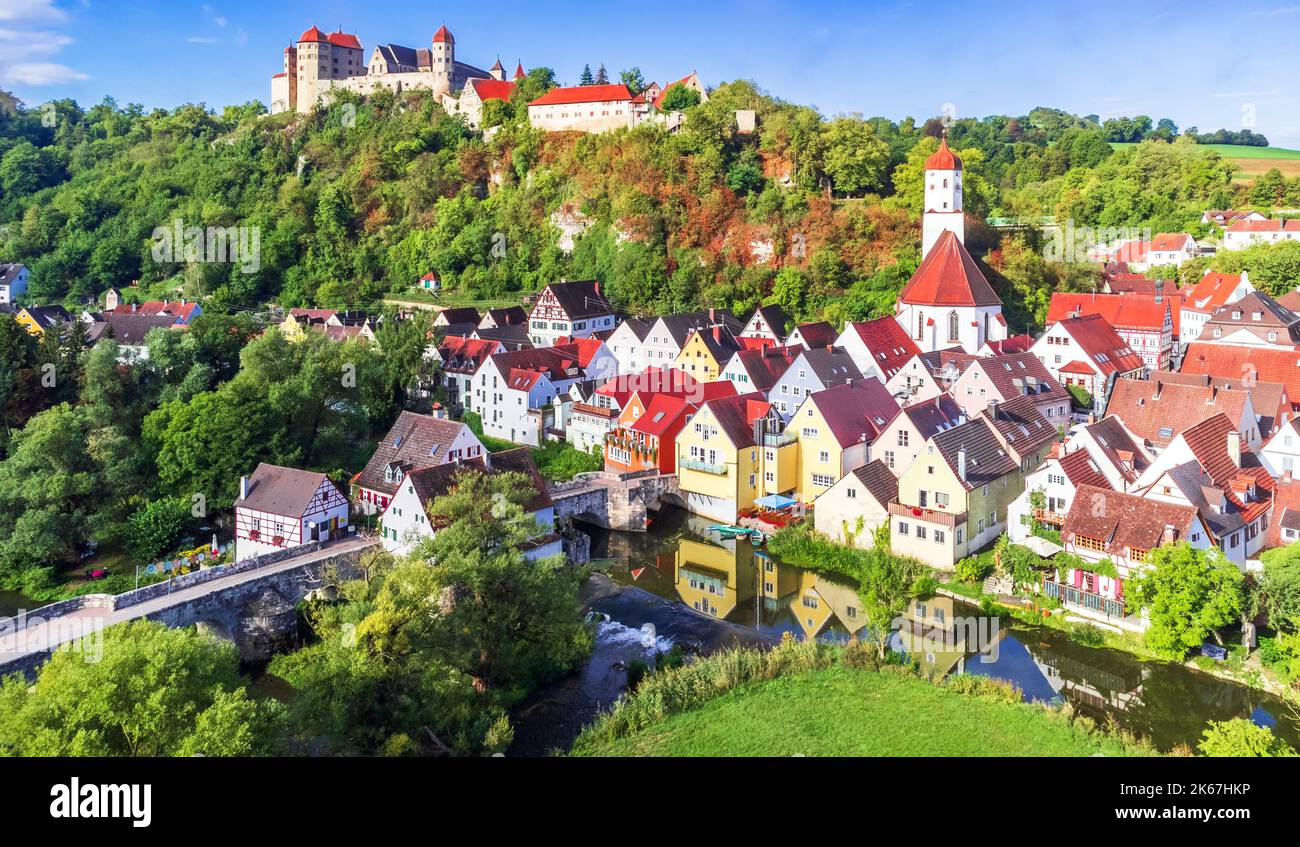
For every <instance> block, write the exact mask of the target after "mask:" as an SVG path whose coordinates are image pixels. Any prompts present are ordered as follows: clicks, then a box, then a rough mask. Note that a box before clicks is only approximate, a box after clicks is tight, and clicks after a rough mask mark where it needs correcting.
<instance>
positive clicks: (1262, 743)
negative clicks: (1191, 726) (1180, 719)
mask: <svg viewBox="0 0 1300 847" xmlns="http://www.w3.org/2000/svg"><path fill="white" fill-rule="evenodd" d="M1196 746H1197V748H1198V749H1199V750H1200V751H1201V755H1202V756H1221V757H1222V756H1234V757H1277V756H1280V757H1287V758H1290V757H1293V756H1295V755H1297V754H1296V751H1295V749H1294V748H1292V747H1291V745H1290V744H1287V743H1286V742H1285V741H1283V740H1282V739H1281V738H1278V737H1277V736H1276V735H1274V734H1273V731H1272V730H1271V729H1268V728H1267V727H1262V726H1256V725H1255V724H1253V723H1251V722H1250V721H1248V720H1246V719H1245V718H1233V719H1232V720H1230V721H1210V724H1209V726H1208V727H1207V728H1206V730H1205V732H1204V733H1203V734H1202V735H1201V741H1200V743H1199V744H1197V745H1196Z"/></svg>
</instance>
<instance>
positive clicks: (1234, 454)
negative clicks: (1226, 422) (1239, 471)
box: [1228, 429, 1241, 467]
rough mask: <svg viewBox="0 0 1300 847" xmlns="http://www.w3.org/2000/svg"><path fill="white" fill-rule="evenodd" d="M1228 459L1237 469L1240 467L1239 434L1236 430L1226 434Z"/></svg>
mask: <svg viewBox="0 0 1300 847" xmlns="http://www.w3.org/2000/svg"><path fill="white" fill-rule="evenodd" d="M1228 457H1229V458H1230V459H1232V463H1233V464H1234V465H1236V466H1237V467H1241V433H1240V432H1238V431H1237V430H1235V429H1234V430H1230V431H1229V432H1228Z"/></svg>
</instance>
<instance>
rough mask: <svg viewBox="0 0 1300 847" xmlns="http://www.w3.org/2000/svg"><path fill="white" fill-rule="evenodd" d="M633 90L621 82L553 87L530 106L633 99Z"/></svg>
mask: <svg viewBox="0 0 1300 847" xmlns="http://www.w3.org/2000/svg"><path fill="white" fill-rule="evenodd" d="M631 99H632V92H630V91H628V90H627V86H626V85H624V84H623V83H621V82H616V83H613V84H610V85H577V86H573V87H571V88H553V89H551V90H550V91H548V92H546V93H545V94H543V95H542V96H541V97H538V98H537V99H536V100H534V101H533V102H531V103H529V104H528V105H529V106H567V105H572V104H575V103H610V102H615V101H622V100H631Z"/></svg>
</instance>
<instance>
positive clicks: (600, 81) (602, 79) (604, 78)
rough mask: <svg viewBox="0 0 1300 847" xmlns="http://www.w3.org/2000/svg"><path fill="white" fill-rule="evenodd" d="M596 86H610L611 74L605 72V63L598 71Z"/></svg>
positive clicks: (602, 63)
mask: <svg viewBox="0 0 1300 847" xmlns="http://www.w3.org/2000/svg"><path fill="white" fill-rule="evenodd" d="M596 85H609V72H608V71H606V70H605V63H604V62H601V63H600V67H599V68H597V69H596Z"/></svg>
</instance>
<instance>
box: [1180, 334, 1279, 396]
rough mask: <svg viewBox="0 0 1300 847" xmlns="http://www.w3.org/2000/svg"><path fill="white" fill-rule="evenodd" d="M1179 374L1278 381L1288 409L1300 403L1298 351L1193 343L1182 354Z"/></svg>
mask: <svg viewBox="0 0 1300 847" xmlns="http://www.w3.org/2000/svg"><path fill="white" fill-rule="evenodd" d="M1182 372H1183V373H1196V374H1209V375H1210V376H1220V377H1226V378H1229V379H1235V380H1245V379H1248V378H1249V379H1254V380H1260V381H1262V382H1279V383H1281V384H1282V385H1285V386H1286V393H1287V396H1288V397H1289V398H1290V399H1291V405H1292V407H1293V408H1294V407H1295V406H1296V405H1297V404H1298V403H1300V350H1283V349H1276V348H1270V347H1238V346H1236V345H1231V344H1206V343H1203V342H1198V341H1193V342H1192V343H1191V344H1188V345H1187V352H1186V353H1185V354H1184V355H1183V367H1182Z"/></svg>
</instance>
